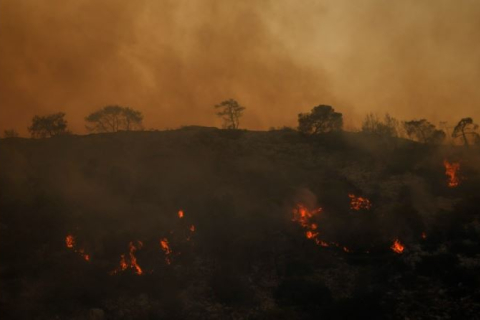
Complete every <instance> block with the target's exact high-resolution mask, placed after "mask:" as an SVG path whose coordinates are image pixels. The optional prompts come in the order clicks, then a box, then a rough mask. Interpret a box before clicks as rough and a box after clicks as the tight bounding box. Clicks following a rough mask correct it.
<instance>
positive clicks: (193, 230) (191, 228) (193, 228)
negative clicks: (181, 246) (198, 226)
mask: <svg viewBox="0 0 480 320" xmlns="http://www.w3.org/2000/svg"><path fill="white" fill-rule="evenodd" d="M190 231H191V232H195V226H194V225H193V224H192V225H191V226H190Z"/></svg>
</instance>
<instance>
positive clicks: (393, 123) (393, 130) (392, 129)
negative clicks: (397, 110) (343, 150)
mask: <svg viewBox="0 0 480 320" xmlns="http://www.w3.org/2000/svg"><path fill="white" fill-rule="evenodd" d="M398 127H399V122H398V120H397V119H395V118H394V117H392V116H390V115H389V114H388V113H387V114H385V117H384V118H383V120H382V119H380V118H379V117H378V116H377V115H376V114H373V113H369V114H367V115H366V116H365V119H364V120H363V123H362V132H365V133H368V134H375V135H379V136H382V137H398V135H399V132H398V129H399V128H398Z"/></svg>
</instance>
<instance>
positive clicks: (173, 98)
mask: <svg viewBox="0 0 480 320" xmlns="http://www.w3.org/2000/svg"><path fill="white" fill-rule="evenodd" d="M479 17H480V1H478V0H448V1H447V0H402V1H394V0H361V1H360V0H349V1H347V0H316V1H313V0H302V1H297V0H243V1H238V0H68V1H66V0H0V130H2V131H3V130H4V129H8V128H14V129H16V130H17V131H19V132H20V133H21V134H22V135H26V134H27V131H26V127H27V126H28V125H29V123H30V121H31V118H32V117H33V116H34V115H35V114H39V115H41V114H47V113H51V112H58V111H63V112H65V113H66V114H67V120H68V121H69V125H70V128H71V130H72V131H73V132H74V133H85V128H84V124H85V123H84V118H85V116H86V115H88V113H90V112H92V111H94V110H96V109H98V108H101V107H103V106H105V105H108V104H119V105H123V106H130V107H133V108H136V109H138V110H140V111H142V112H143V114H144V115H145V127H146V128H147V129H150V128H158V129H164V128H176V127H179V126H181V125H189V124H198V125H206V126H213V125H215V126H220V125H221V121H220V120H219V119H217V117H216V116H215V113H214V109H213V105H214V104H216V103H219V102H221V101H222V100H225V99H228V98H234V99H237V100H238V101H239V102H240V103H241V104H243V105H244V106H246V107H247V110H246V112H245V117H244V119H243V122H242V123H241V126H243V127H247V128H249V129H268V128H269V127H272V126H283V125H289V126H294V125H295V124H296V118H297V114H298V113H299V112H304V111H308V110H310V109H311V108H312V107H313V106H315V105H318V104H331V105H333V106H334V108H335V109H336V110H338V111H340V112H343V113H344V115H345V117H346V123H347V125H349V126H352V125H355V124H357V123H359V121H360V120H361V118H362V117H363V116H364V114H365V113H366V112H370V111H372V112H377V113H385V112H389V113H391V114H392V115H394V116H396V117H398V118H400V119H412V118H421V117H426V118H428V119H430V120H432V121H433V122H435V123H436V122H438V121H442V120H448V121H452V122H454V121H455V120H458V119H459V118H460V117H464V116H473V117H474V118H475V117H476V118H477V120H478V121H480V90H479V85H480V50H479V49H480V41H479V40H478V39H480V37H479V36H480V18H479Z"/></svg>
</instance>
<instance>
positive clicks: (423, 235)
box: [422, 231, 427, 239]
mask: <svg viewBox="0 0 480 320" xmlns="http://www.w3.org/2000/svg"><path fill="white" fill-rule="evenodd" d="M422 239H427V234H426V233H425V231H424V232H422Z"/></svg>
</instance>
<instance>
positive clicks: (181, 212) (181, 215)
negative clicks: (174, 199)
mask: <svg viewBox="0 0 480 320" xmlns="http://www.w3.org/2000/svg"><path fill="white" fill-rule="evenodd" d="M183 216H184V212H183V210H178V217H179V218H180V219H182V218H183Z"/></svg>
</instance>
